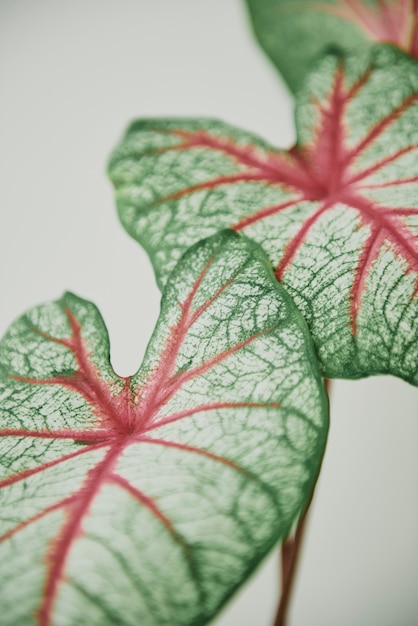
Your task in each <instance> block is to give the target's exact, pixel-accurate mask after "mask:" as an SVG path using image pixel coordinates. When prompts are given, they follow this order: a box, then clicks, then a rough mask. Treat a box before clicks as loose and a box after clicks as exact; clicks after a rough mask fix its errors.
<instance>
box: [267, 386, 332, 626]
mask: <svg viewBox="0 0 418 626" xmlns="http://www.w3.org/2000/svg"><path fill="white" fill-rule="evenodd" d="M324 384H325V389H326V391H327V393H328V395H329V392H330V387H331V384H330V381H329V380H328V379H327V378H325V380H324ZM318 476H319V472H318ZM317 479H318V477H317ZM315 487H316V481H315V483H314V485H313V488H312V492H311V497H310V498H309V501H308V504H307V506H306V509H305V511H304V513H303V515H302V516H301V518H300V520H299V522H298V525H297V527H296V530H295V532H294V534H293V535H291V536H289V537H288V538H287V539H286V541H284V542H283V544H282V546H281V549H280V557H281V558H280V561H281V563H280V566H281V582H282V588H281V594H280V600H279V606H278V608H277V613H276V617H275V620H274V623H273V626H286V619H287V612H288V609H289V604H290V598H291V595H292V591H293V587H294V582H295V574H296V570H297V565H298V562H299V558H300V552H301V546H302V542H303V537H304V531H305V528H306V520H307V517H308V512H309V508H310V506H311V502H312V499H313V495H314V491H315Z"/></svg>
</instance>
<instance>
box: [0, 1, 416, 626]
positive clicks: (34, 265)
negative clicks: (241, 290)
mask: <svg viewBox="0 0 418 626" xmlns="http://www.w3.org/2000/svg"><path fill="white" fill-rule="evenodd" d="M0 81H1V82H0V90H1V99H0V110H1V115H0V139H1V142H0V176H1V186H0V198H1V209H0V255H1V260H0V268H1V269H0V294H1V308H0V332H1V333H3V332H4V330H5V329H6V328H7V326H8V324H9V323H10V322H11V321H12V320H13V319H14V318H15V317H16V316H18V315H19V314H20V313H22V312H23V311H24V310H25V309H27V308H28V307H31V306H32V305H34V304H37V303H39V302H42V301H45V300H47V299H52V298H56V297H58V296H59V295H60V294H61V292H62V291H63V290H64V289H69V290H72V291H74V292H75V293H77V294H79V295H81V296H83V297H85V298H88V299H91V300H93V301H94V302H95V303H96V304H97V305H98V306H99V308H100V310H101V312H102V314H103V316H104V319H105V321H106V324H107V326H108V329H109V332H110V337H111V342H112V362H113V365H114V367H115V369H116V371H117V372H118V373H120V374H122V375H128V374H131V373H132V372H133V371H135V370H136V369H137V367H138V365H139V363H140V361H141V358H142V354H143V351H144V349H145V346H146V343H147V341H148V338H149V336H150V333H151V331H152V329H153V326H154V323H155V321H156V318H157V314H158V308H159V293H158V291H157V289H156V287H155V285H154V279H153V274H152V271H151V267H150V265H149V263H148V260H147V258H146V256H145V254H144V253H143V252H142V250H141V249H140V248H139V246H138V245H137V244H136V243H135V242H133V241H132V240H131V239H130V238H129V237H128V236H127V235H126V234H125V233H124V231H123V230H122V228H121V227H120V226H119V223H118V221H117V218H116V212H115V209H114V203H113V198H112V189H111V186H110V184H109V183H108V181H107V179H106V176H105V163H106V160H107V157H108V155H109V153H110V151H111V149H112V147H113V146H114V144H115V142H116V141H117V140H118V138H119V136H120V135H121V133H122V131H123V129H124V127H125V126H126V124H127V123H128V121H129V120H131V119H132V118H134V117H139V116H158V115H165V116H173V115H176V116H188V115H190V116H191V115H193V116H215V117H219V118H221V119H223V120H225V121H228V122H232V123H234V124H236V125H239V126H242V127H243V128H246V129H248V130H251V131H255V132H257V133H259V134H260V135H262V136H263V137H265V138H267V139H269V140H270V141H272V142H274V143H276V144H277V145H279V146H282V147H286V146H289V145H290V144H291V143H292V141H293V140H294V127H293V120H292V108H293V104H292V100H291V98H290V96H289V94H288V93H287V91H286V89H285V87H284V86H283V85H282V83H281V82H280V80H279V79H278V77H277V76H276V75H275V73H274V71H273V69H272V68H271V67H270V65H269V64H268V62H267V60H265V59H264V57H263V56H262V55H261V52H259V51H258V49H257V47H256V45H255V43H254V42H253V40H252V38H251V34H250V31H249V27H248V23H247V19H246V15H245V12H244V9H243V6H242V5H241V2H240V1H239V0H148V1H146V0H71V1H67V2H66V1H64V0H61V1H60V0H36V1H35V0H0ZM417 400H418V390H417V389H415V388H413V387H410V386H409V385H407V384H406V383H403V382H401V381H398V380H394V379H389V378H379V379H373V380H366V381H362V382H353V383H352V382H337V383H335V384H334V385H333V388H332V427H331V433H330V437H329V443H328V449H327V453H326V457H325V461H324V465H323V470H322V476H321V479H320V482H319V485H318V490H317V494H316V497H315V503H314V506H313V511H312V514H311V518H310V524H309V532H308V535H307V537H306V544H305V551H304V554H303V558H302V562H301V571H300V576H299V579H298V584H297V589H296V593H295V597H294V604H293V607H292V612H291V626H375V625H376V626H413V625H414V624H417V623H418V594H417V586H418V585H417V583H418V533H417V529H418V495H417V476H418V455H417V444H418V411H417ZM277 586H278V579H277V554H273V555H272V556H271V557H270V558H269V559H268V560H267V561H266V562H265V564H264V565H263V566H262V567H261V568H260V570H259V571H258V572H257V574H256V576H255V577H254V578H253V579H252V581H251V582H250V584H249V585H248V586H247V587H245V589H243V590H242V591H241V593H239V594H238V595H237V596H236V598H235V599H233V600H232V601H231V602H230V604H229V605H228V607H227V608H226V609H225V610H224V612H223V613H222V615H221V616H219V618H218V619H217V620H215V622H214V626H267V625H269V624H270V622H271V618H272V615H273V613H274V607H275V603H276V597H275V596H276V588H277ZM0 609H1V607H0Z"/></svg>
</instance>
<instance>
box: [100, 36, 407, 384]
mask: <svg viewBox="0 0 418 626" xmlns="http://www.w3.org/2000/svg"><path fill="white" fill-rule="evenodd" d="M417 67H418V66H417V64H416V62H415V61H413V60H411V59H409V58H408V57H406V56H405V55H404V54H403V53H402V52H400V51H398V50H396V49H394V48H392V47H391V46H377V47H376V48H375V49H374V50H373V53H372V54H371V56H369V54H367V55H363V56H361V55H356V56H354V55H353V56H351V57H348V58H347V59H344V58H343V57H341V56H339V55H336V54H330V55H327V56H326V58H325V59H324V60H323V61H322V63H321V64H320V65H319V66H318V68H317V69H316V71H315V72H313V73H312V75H311V77H310V80H309V81H308V84H307V87H306V90H305V91H304V92H303V93H302V94H301V95H300V98H299V102H298V104H297V108H296V123H297V128H298V143H297V145H296V146H295V147H294V148H292V149H291V150H289V151H288V152H286V151H280V150H276V149H274V148H272V147H271V146H269V145H268V144H266V143H265V142H264V141H262V140H261V139H258V138H257V137H255V136H253V135H250V134H249V133H246V132H244V131H241V130H239V129H236V128H233V127H231V126H228V125H227V124H224V123H222V122H216V121H212V120H147V121H138V122H135V123H133V124H132V126H131V127H130V128H129V129H128V131H127V134H126V136H125V137H124V139H123V140H122V142H121V144H120V146H119V147H118V148H117V149H116V151H115V152H114V154H113V157H112V159H111V163H110V176H111V178H112V180H113V182H114V184H115V187H116V198H117V204H118V210H119V214H120V217H121V220H122V222H123V224H124V226H125V228H126V229H127V230H128V232H129V233H130V234H131V235H132V236H133V237H134V238H135V239H136V240H137V241H139V242H140V243H141V244H142V245H143V246H144V247H145V249H146V250H147V251H148V253H149V255H150V257H151V260H152V263H153V265H154V269H155V272H156V275H157V280H158V281H159V283H160V284H164V283H165V281H166V277H167V275H168V272H169V271H170V270H171V268H172V267H173V266H174V264H175V263H176V260H177V259H178V258H179V257H180V256H181V254H182V253H183V252H184V250H185V249H187V247H188V246H190V245H191V244H192V243H194V242H195V241H197V240H199V239H200V238H202V237H206V236H208V235H209V234H211V233H213V232H215V231H216V230H218V229H219V228H225V227H230V228H233V229H234V230H236V231H238V232H243V233H245V234H246V235H248V236H249V237H251V238H253V239H255V240H257V241H258V242H259V243H260V244H262V245H263V247H264V249H265V251H266V252H267V253H268V255H269V257H270V259H271V261H272V263H273V265H274V268H275V272H276V276H277V278H278V279H279V280H280V281H282V283H283V285H284V286H285V287H286V288H287V289H288V290H289V292H290V294H291V295H292V297H293V298H294V300H295V302H296V304H297V306H298V307H299V308H300V310H301V311H302V313H303V314H304V316H305V319H306V320H307V322H308V326H309V327H310V330H311V332H312V335H313V338H314V342H315V345H316V349H317V354H318V356H319V359H320V362H321V366H322V371H323V373H324V375H325V376H327V377H329V378H333V377H342V378H358V377H361V376H368V375H370V374H379V373H381V374H382V373H391V374H394V375H396V376H400V377H401V378H404V379H405V380H407V381H410V382H411V383H414V384H417V383H418V298H417V272H418V241H417V234H418V158H417V157H418V70H417Z"/></svg>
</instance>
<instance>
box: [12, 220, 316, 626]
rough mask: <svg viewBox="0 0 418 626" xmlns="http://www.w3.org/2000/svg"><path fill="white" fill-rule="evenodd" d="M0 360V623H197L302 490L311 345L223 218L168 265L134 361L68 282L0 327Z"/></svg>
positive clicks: (309, 437)
mask: <svg viewBox="0 0 418 626" xmlns="http://www.w3.org/2000/svg"><path fill="white" fill-rule="evenodd" d="M0 368H1V369H0V374H1V376H0V420H1V421H0V435H1V437H0V448H1V453H0V459H1V465H0V500H1V504H0V507H1V525H0V563H1V567H0V590H1V591H0V595H1V607H2V623H4V624H7V625H8V626H26V625H35V624H36V625H37V626H50V625H54V626H73V625H74V624H88V625H89V626H107V625H108V626H111V625H112V626H114V625H115V624H118V625H123V626H138V624H141V626H156V625H158V626H163V625H167V626H177V625H178V626H180V625H181V626H183V625H184V626H189V625H197V624H205V623H206V622H207V621H208V620H209V619H210V618H211V617H212V616H213V615H214V614H215V613H216V611H217V610H218V608H219V607H220V606H221V605H222V604H223V603H224V602H225V600H226V599H227V598H228V597H229V596H230V595H231V593H232V592H233V591H234V590H235V588H236V587H237V586H238V585H239V584H240V583H241V582H242V581H243V580H244V579H245V578H246V577H247V576H248V575H249V573H250V572H251V571H252V570H253V569H254V567H255V566H256V564H257V563H258V562H259V560H260V559H261V558H262V557H263V556H264V555H265V554H266V552H267V551H268V550H269V549H270V548H271V547H272V546H273V545H274V544H275V543H276V542H277V541H278V540H280V539H283V538H284V537H285V536H286V535H287V534H288V532H289V530H290V529H291V527H292V524H294V523H295V521H296V520H297V519H298V516H299V515H300V513H301V510H303V507H304V506H305V504H306V502H307V499H308V498H309V494H310V490H311V488H312V483H313V481H314V479H315V477H316V474H317V472H318V470H319V465H320V461H321V458H322V454H323V450H324V445H325V439H326V433H327V423H328V422H327V419H328V416H327V401H326V396H325V392H324V389H323V385H322V381H321V378H320V375H319V371H318V369H317V365H316V359H315V354H314V350H313V347H312V345H311V341H310V337H309V333H308V330H307V328H306V325H305V322H304V320H303V318H302V317H301V315H300V314H299V312H298V311H297V310H296V308H295V307H294V305H293V303H292V301H291V299H290V298H289V296H288V295H287V294H286V293H285V292H284V290H283V289H282V288H281V287H280V285H278V283H277V281H276V280H275V278H274V276H273V273H272V271H271V268H270V267H269V263H268V261H267V259H266V257H265V255H264V253H263V252H262V251H261V249H259V247H258V246H257V245H256V244H255V243H253V242H251V241H249V240H247V239H246V238H244V237H240V236H238V235H237V234H235V233H233V232H231V231H225V232H223V233H221V234H220V235H218V236H216V237H215V238H210V239H208V240H206V241H204V242H201V243H200V244H198V245H197V246H196V247H194V248H193V249H191V250H190V251H189V252H188V253H187V255H186V256H185V257H184V258H183V259H182V261H181V262H180V263H179V265H178V266H177V268H176V269H175V270H174V272H173V274H172V275H171V277H170V279H169V281H168V283H167V287H166V290H165V293H164V296H163V299H162V308H161V316H160V319H159V321H158V324H157V327H156V330H155V332H154V334H153V336H152V339H151V341H150V344H149V346H148V349H147V352H146V355H145V358H144V361H143V364H142V366H141V368H140V369H139V370H138V372H137V373H136V374H135V375H133V376H131V377H128V378H120V377H118V376H117V375H116V374H115V372H114V371H113V370H112V368H111V366H110V360H109V341H108V336H107V332H106V329H105V326H104V323H103V321H102V319H101V317H100V314H99V312H98V310H97V309H96V307H95V306H94V305H93V304H91V303H89V302H87V301H85V300H82V299H80V298H78V297H76V296H75V295H72V294H69V293H67V294H65V295H64V296H63V297H62V298H61V299H60V300H58V301H55V302H50V303H47V304H43V305H41V306H38V307H36V308H34V309H31V310H29V311H28V312H27V313H26V314H25V315H23V316H22V317H21V318H19V319H18V320H17V321H16V322H15V323H14V324H13V325H12V326H11V327H10V329H9V331H8V332H7V334H6V335H5V337H4V338H3V340H2V342H1V343H0Z"/></svg>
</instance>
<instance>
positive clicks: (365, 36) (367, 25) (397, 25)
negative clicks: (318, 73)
mask: <svg viewBox="0 0 418 626" xmlns="http://www.w3.org/2000/svg"><path fill="white" fill-rule="evenodd" d="M246 2H247V5H248V8H249V11H250V16H251V19H252V23H253V26H254V32H255V34H256V36H257V39H258V41H259V43H260V45H261V47H262V48H263V49H264V51H265V52H266V53H267V55H268V56H269V57H270V59H271V60H272V61H273V63H274V64H275V65H276V67H277V68H278V69H279V71H280V72H281V73H282V74H283V77H284V78H285V80H286V82H287V83H288V85H289V87H290V88H291V89H292V90H293V91H295V90H297V89H298V88H300V87H301V86H302V84H303V79H304V78H305V75H306V72H307V71H308V70H309V69H310V68H311V65H312V63H313V62H314V61H316V59H317V57H318V56H319V55H320V54H321V53H322V52H323V51H324V50H325V49H326V48H329V47H330V46H338V47H339V48H342V49H344V50H345V51H350V50H358V48H359V47H365V46H368V45H370V44H372V43H374V42H392V43H394V44H396V45H397V46H399V47H400V48H402V49H403V50H405V51H407V52H408V53H409V54H411V55H412V56H414V57H415V58H418V2H417V0H324V1H321V0H246Z"/></svg>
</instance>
